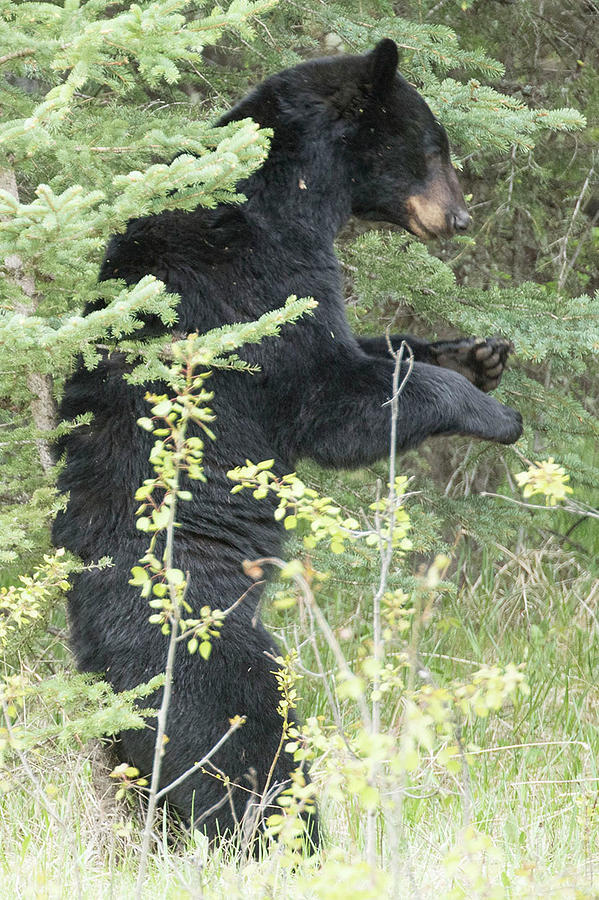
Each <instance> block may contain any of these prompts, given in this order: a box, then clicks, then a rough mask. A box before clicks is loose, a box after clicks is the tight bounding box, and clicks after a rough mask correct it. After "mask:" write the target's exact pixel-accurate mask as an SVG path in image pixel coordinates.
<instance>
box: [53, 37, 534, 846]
mask: <svg viewBox="0 0 599 900" xmlns="http://www.w3.org/2000/svg"><path fill="white" fill-rule="evenodd" d="M249 116H251V117H252V118H253V119H255V120H256V121H257V122H259V123H260V124H261V125H262V126H266V127H269V128H272V129H273V131H274V137H273V140H272V146H271V149H270V153H269V156H268V158H267V160H266V162H265V163H264V165H263V166H262V168H261V169H260V170H259V171H257V172H255V173H254V174H253V175H252V176H251V177H249V178H248V179H247V180H246V181H244V182H243V183H241V184H240V185H239V188H240V190H241V191H243V193H244V194H245V195H246V196H247V202H246V203H244V204H243V205H241V206H237V205H221V206H219V207H218V208H217V209H215V210H206V209H201V208H199V209H197V210H195V211H194V212H181V211H169V212H164V213H162V214H160V215H156V216H149V217H145V218H141V219H137V220H134V221H132V222H130V224H129V226H128V228H127V230H126V232H125V233H124V234H122V235H119V236H117V237H115V238H113V240H112V241H111V243H110V245H109V247H108V250H107V254H106V258H105V262H104V264H103V268H102V272H101V277H102V278H103V279H108V278H122V279H124V280H125V281H126V282H127V283H135V282H137V281H138V280H139V279H140V278H141V277H142V276H143V275H146V274H148V273H152V274H154V275H155V276H157V277H158V278H160V279H162V280H163V281H164V282H165V283H166V285H167V286H168V289H169V290H170V291H173V292H176V293H178V294H179V295H180V298H181V300H180V304H179V308H178V317H179V318H178V325H177V329H178V330H182V331H183V332H185V333H186V332H192V331H199V332H204V331H207V330H208V329H211V328H214V327H216V326H222V325H225V324H227V323H233V322H239V321H252V320H254V319H257V318H258V317H259V316H260V315H261V314H263V313H264V312H266V311H267V310H271V309H274V308H277V307H280V306H282V305H283V304H284V302H285V300H286V298H287V297H288V296H289V295H291V294H296V295H297V296H298V297H307V296H311V297H314V298H315V299H316V300H317V301H318V307H317V308H316V310H315V313H314V315H313V316H306V317H304V318H303V319H301V320H300V322H299V324H296V325H294V326H286V327H285V328H284V330H283V334H282V336H281V337H280V338H277V339H275V338H269V339H267V340H264V341H263V342H262V343H261V344H260V345H257V346H252V347H247V348H244V350H243V351H242V355H244V357H245V358H246V359H248V360H250V361H251V362H252V363H257V364H258V365H259V367H260V371H259V374H257V375H253V376H249V375H247V374H245V373H242V372H235V371H222V370H221V371H217V372H216V373H215V374H214V375H213V377H212V379H211V383H210V387H211V390H213V391H214V394H215V396H214V401H213V404H212V405H213V407H214V410H215V413H216V421H215V424H214V431H215V432H216V438H217V439H216V441H215V442H214V443H212V442H209V445H208V446H207V447H206V458H205V470H206V475H207V482H206V483H205V484H200V483H198V482H192V483H190V485H189V487H190V490H191V491H192V492H193V500H192V501H189V502H186V503H182V504H180V506H179V510H178V513H179V519H180V521H181V528H180V529H179V530H178V532H177V539H176V547H175V553H176V565H177V566H178V567H179V568H180V569H182V570H183V571H185V572H189V573H190V587H189V590H188V594H187V600H188V602H189V603H190V604H191V606H192V607H193V608H194V609H195V610H198V609H199V608H200V607H202V606H204V605H206V604H209V605H210V606H212V607H215V608H219V609H226V608H227V607H229V606H231V605H232V604H233V603H234V601H235V600H237V599H238V598H239V597H241V595H242V594H243V593H244V592H245V591H247V589H248V588H249V586H250V584H251V583H252V582H251V579H250V578H249V577H248V576H247V575H246V574H244V570H243V566H242V563H243V561H244V560H253V559H256V558H259V557H272V556H278V555H279V554H280V547H281V541H282V534H281V528H280V526H279V525H278V524H277V523H276V522H275V521H274V519H273V516H272V506H269V504H268V503H267V502H266V501H257V500H254V499H253V497H252V496H251V495H249V494H248V493H247V492H241V493H238V494H235V495H232V494H231V486H232V485H231V482H230V481H228V480H227V476H226V473H227V470H229V469H230V468H231V467H233V466H236V465H240V464H243V463H244V460H245V459H246V457H248V458H250V459H252V460H254V461H260V460H264V459H270V458H273V457H274V459H275V460H276V463H275V466H276V470H277V471H278V472H281V473H283V472H290V471H292V470H293V469H294V467H295V464H296V461H297V460H298V459H300V458H301V457H310V458H312V459H314V460H316V461H317V462H319V463H320V464H322V465H324V466H330V467H352V466H353V467H356V466H363V465H367V464H369V463H372V462H373V461H375V460H377V459H380V458H382V457H384V456H385V455H386V454H387V451H388V441H389V426H390V406H389V404H388V403H386V401H387V400H388V399H389V395H390V391H391V384H392V373H393V368H394V363H393V360H392V359H391V357H390V355H389V353H388V350H387V344H386V340H385V339H384V338H383V337H381V338H359V337H356V336H355V335H354V334H352V333H351V331H350V329H349V325H348V323H347V320H346V316H345V312H344V305H343V299H342V292H341V279H340V274H339V266H338V262H337V260H336V258H335V253H334V249H333V241H334V239H335V235H336V234H337V232H338V231H339V229H340V228H341V226H342V225H343V224H344V223H345V222H346V221H347V219H348V218H349V217H350V216H351V215H356V216H360V217H361V218H364V219H371V220H377V221H386V222H390V223H395V224H398V225H401V226H403V227H404V228H406V229H408V230H409V231H411V232H413V233H414V234H416V235H418V236H420V237H422V238H424V239H427V238H432V237H435V236H440V235H451V234H452V233H453V232H455V231H456V230H462V229H464V228H466V226H467V225H468V221H469V216H468V213H467V211H466V208H465V205H464V200H463V196H462V193H461V190H460V188H459V185H458V181H457V178H456V174H455V172H454V169H453V168H452V166H451V162H450V157H449V148H448V143H447V137H446V134H445V131H444V130H443V127H442V126H441V125H440V123H439V122H438V121H437V120H436V119H435V117H434V116H433V114H432V113H431V111H430V109H429V108H428V106H427V105H426V103H425V102H424V100H423V99H422V98H421V96H420V95H419V94H418V93H417V91H416V90H415V89H414V88H413V87H412V86H411V85H410V84H408V82H407V81H406V80H405V79H404V78H402V77H401V76H400V75H399V74H398V72H397V48H396V45H395V44H394V43H393V42H392V41H390V40H383V41H381V42H380V43H379V44H378V45H377V46H376V47H375V49H374V50H373V51H371V52H370V53H367V54H365V55H355V56H354V55H347V56H339V57H334V58H327V59H316V60H312V61H309V62H305V63H303V64H301V65H298V66H296V67H295V68H291V69H288V70H286V71H283V72H280V73H279V74H277V75H274V76H272V77H271V78H268V79H267V80H266V81H265V82H264V83H263V84H261V85H259V86H258V87H257V88H256V89H255V90H254V91H252V93H250V94H249V95H248V96H247V97H246V98H245V99H243V100H242V101H241V102H240V103H239V104H238V105H237V106H235V108H234V109H232V110H231V111H230V112H229V113H228V114H226V115H225V116H224V117H223V119H222V120H221V122H222V123H226V122H231V121H233V120H237V119H242V118H245V117H249ZM401 340H402V337H401V336H396V337H394V338H393V344H394V346H398V344H399V342H400V341H401ZM407 342H408V343H409V345H410V346H411V348H412V350H413V353H414V357H415V364H414V366H413V371H412V373H411V376H410V378H409V380H408V381H407V384H406V386H405V390H404V391H403V393H402V395H401V397H400V413H399V415H400V421H399V434H398V443H397V449H398V451H399V450H403V449H405V448H408V447H414V446H416V445H417V444H419V443H420V442H421V441H422V440H423V439H424V438H426V437H428V436H429V435H435V434H456V433H462V434H467V435H474V436H477V437H480V438H485V439H487V440H492V441H499V442H502V443H511V442H513V441H516V440H517V439H518V437H519V436H520V433H521V418H520V415H519V414H518V413H517V412H516V411H515V410H513V409H511V408H509V407H506V406H503V405H502V404H501V403H499V402H498V401H497V400H495V399H493V398H492V397H490V396H488V394H487V393H485V391H488V390H490V389H491V388H492V387H494V386H495V385H496V384H497V382H498V380H499V378H500V376H501V373H502V370H503V367H504V364H505V360H506V357H507V353H508V348H509V345H508V343H507V342H506V341H502V340H498V339H491V340H487V341H475V340H474V339H466V340H463V341H456V342H451V341H450V342H441V343H432V344H429V343H427V342H426V341H422V340H418V339H415V338H410V337H408V338H407ZM246 351H247V352H246ZM456 370H457V371H456ZM123 372H124V363H123V359H122V356H120V355H118V354H113V355H107V356H106V357H105V358H104V359H103V361H102V362H101V364H100V365H99V366H98V368H96V369H95V370H94V371H92V372H90V371H88V370H87V369H86V368H85V367H84V366H83V365H81V366H80V367H79V368H78V369H77V371H76V372H75V374H74V375H73V376H72V377H71V379H70V381H69V382H68V384H67V387H66V390H65V395H64V400H63V403H62V416H63V417H64V418H65V419H72V418H73V417H75V416H76V415H78V414H79V413H82V412H84V411H87V410H91V411H92V412H93V421H92V423H91V425H89V426H86V427H82V428H78V429H76V430H74V431H73V432H71V433H70V434H69V435H68V436H67V437H66V438H64V439H63V448H64V449H65V450H66V466H65V468H64V471H63V473H62V475H61V478H60V488H61V489H62V490H63V491H68V492H69V501H68V507H67V509H66V511H65V512H64V513H62V514H60V515H59V516H58V518H57V520H56V525H55V531H54V541H55V544H56V545H57V546H65V547H68V548H69V549H70V550H72V551H73V552H74V553H76V554H78V555H79V556H80V557H81V558H82V559H83V560H85V561H86V562H91V561H93V560H96V559H98V558H99V557H101V556H103V555H105V554H110V556H111V557H112V559H113V562H114V565H113V567H112V568H109V569H106V570H104V571H102V572H98V571H97V570H96V571H94V570H91V571H86V572H84V573H82V574H81V575H79V576H78V577H77V578H76V579H75V581H74V584H73V587H72V591H71V594H70V599H69V614H70V624H71V631H72V643H73V646H74V650H75V653H76V657H77V661H78V664H79V666H80V668H81V669H83V670H84V671H91V672H101V673H103V674H104V675H105V676H106V678H107V679H108V680H109V681H110V682H111V684H112V685H113V686H114V688H115V689H117V690H122V689H126V688H131V687H133V686H134V685H137V684H138V683H141V682H145V681H147V680H149V679H150V678H151V677H152V676H153V675H155V674H157V673H159V672H162V671H163V670H164V665H165V655H166V641H167V638H166V637H164V636H163V635H162V634H161V632H160V629H159V628H158V627H157V626H155V625H151V624H150V623H149V622H148V608H147V606H146V601H145V600H143V599H141V598H140V595H139V590H138V588H137V587H134V586H131V585H129V584H128V581H129V578H130V570H131V567H132V566H133V565H135V564H136V562H137V561H138V559H139V558H140V556H142V555H143V553H144V551H145V548H146V536H145V535H144V534H141V533H140V532H139V531H137V530H136V528H135V517H134V510H135V507H136V505H137V504H136V503H135V501H134V499H133V494H134V491H135V490H136V488H137V487H138V485H140V484H141V483H142V481H143V480H144V479H145V478H147V477H149V476H150V475H151V469H150V466H149V463H148V456H149V452H150V448H151V444H152V437H151V436H150V435H148V434H147V433H146V432H144V431H142V430H141V429H140V428H139V427H138V426H137V424H136V420H137V418H138V417H140V416H144V415H147V404H146V402H145V401H144V389H143V388H140V387H134V386H131V385H129V384H127V383H126V382H125V381H124V380H123V377H122V376H123ZM481 389H482V390H481ZM258 601H259V591H258V590H252V591H251V592H250V593H249V594H248V596H247V598H246V599H245V600H244V601H243V602H242V603H241V604H240V605H239V606H238V607H237V608H236V609H235V611H234V612H233V613H232V614H231V615H230V616H229V617H228V618H227V619H226V621H225V624H224V627H223V629H222V635H221V637H220V638H218V639H215V640H214V643H213V649H212V655H211V657H210V659H209V660H208V661H204V660H202V659H200V658H198V656H197V655H194V656H191V655H189V654H188V653H187V651H186V648H185V647H182V648H181V650H180V652H179V654H178V658H177V661H176V674H175V682H174V692H173V698H172V704H171V708H170V712H169V716H168V722H167V729H166V730H167V735H168V738H169V741H168V743H167V745H166V748H165V754H164V760H163V769H162V784H163V785H169V784H171V783H172V782H173V781H174V780H175V779H176V778H177V777H178V776H179V775H181V773H182V772H184V771H186V770H187V769H188V768H189V767H191V766H192V765H193V764H194V762H196V761H197V760H199V759H200V758H201V757H202V755H203V754H205V753H206V752H207V751H208V750H209V749H210V748H212V747H213V745H214V744H215V743H216V742H217V741H218V740H219V738H220V737H221V736H222V735H223V734H224V733H225V732H226V731H227V729H228V727H229V719H230V717H232V716H236V715H244V716H246V717H247V723H246V724H245V726H244V727H242V728H241V729H240V730H239V731H237V732H236V733H235V734H234V735H233V736H232V737H231V739H230V740H229V741H228V742H226V743H225V744H224V745H223V747H222V749H220V751H219V752H218V753H217V754H216V755H215V757H214V758H213V763H214V764H215V766H216V767H217V768H218V769H219V770H221V772H224V773H226V775H227V776H228V777H229V778H230V782H231V785H232V789H231V792H230V794H228V793H227V792H226V791H225V790H224V788H223V784H222V781H221V780H219V779H218V778H216V777H213V776H212V775H210V774H207V773H205V774H202V773H200V772H197V773H196V774H194V775H193V777H190V778H188V779H187V780H185V781H183V782H182V783H181V784H179V785H178V786H175V787H174V788H173V789H172V790H171V791H170V792H169V794H168V797H169V803H170V805H171V806H172V807H173V808H174V809H176V810H177V811H178V812H179V813H180V814H181V815H182V816H183V818H184V819H187V820H190V819H193V820H194V821H195V822H196V823H197V824H198V825H199V826H200V827H202V828H204V829H205V830H206V831H207V833H208V834H209V835H212V836H214V835H216V834H218V833H220V834H223V833H225V832H227V831H231V830H233V829H234V828H235V825H236V822H239V821H240V820H242V818H243V815H244V813H245V812H246V808H247V806H248V803H249V802H250V801H251V800H252V798H255V795H256V794H258V795H259V794H260V792H261V790H262V788H263V787H264V784H265V781H266V778H267V773H268V772H269V769H270V767H271V764H272V762H273V759H274V757H275V754H276V750H277V747H278V744H279V739H280V735H281V727H282V720H281V718H280V716H279V715H278V713H277V705H278V702H279V695H278V693H277V687H276V682H275V677H274V675H273V671H272V670H273V661H272V655H273V654H276V653H277V648H276V646H275V644H274V642H273V639H272V638H271V636H270V635H269V634H268V632H267V631H266V630H265V628H264V626H263V625H262V624H261V622H260V619H259V616H258V615H257V607H258ZM158 700H159V698H154V702H155V703H158ZM153 748H154V730H153V729H152V728H151V727H148V728H147V729H145V730H142V731H132V732H129V733H125V734H122V735H121V736H120V740H119V742H118V745H117V749H118V753H119V754H120V756H121V758H122V759H123V760H126V761H128V762H131V763H133V764H135V766H137V767H138V768H139V769H140V771H141V772H142V773H148V772H149V771H150V770H151V767H152V756H153ZM293 767H294V763H293V761H292V759H291V758H290V755H289V754H286V753H283V754H282V755H281V756H280V757H279V759H278V760H277V762H276V765H275V768H274V781H273V784H275V785H276V786H277V788H278V790H282V789H283V786H285V785H286V784H287V783H288V782H289V775H290V772H291V771H292V769H293Z"/></svg>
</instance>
